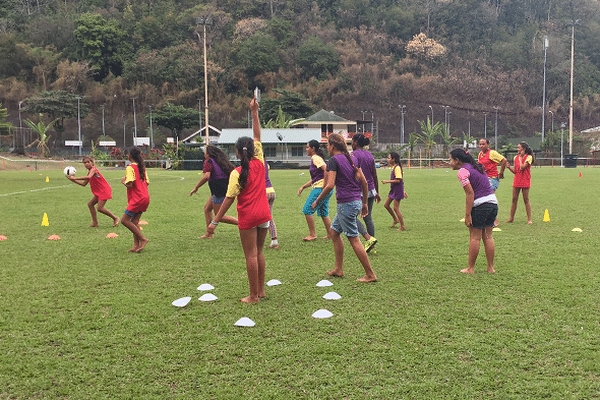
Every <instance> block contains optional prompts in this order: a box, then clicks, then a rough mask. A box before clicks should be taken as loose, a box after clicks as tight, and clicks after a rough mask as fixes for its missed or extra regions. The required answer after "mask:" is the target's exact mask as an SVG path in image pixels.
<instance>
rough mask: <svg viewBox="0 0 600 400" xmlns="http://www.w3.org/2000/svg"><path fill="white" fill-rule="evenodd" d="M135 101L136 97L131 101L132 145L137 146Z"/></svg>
mask: <svg viewBox="0 0 600 400" xmlns="http://www.w3.org/2000/svg"><path fill="white" fill-rule="evenodd" d="M135 99H137V97H134V98H133V99H131V100H133V139H134V140H133V145H134V146H137V143H136V142H137V118H136V116H135Z"/></svg>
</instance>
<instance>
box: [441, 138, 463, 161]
mask: <svg viewBox="0 0 600 400" xmlns="http://www.w3.org/2000/svg"><path fill="white" fill-rule="evenodd" d="M439 136H440V137H441V138H442V145H443V147H444V153H445V154H446V157H450V148H451V147H452V145H454V144H456V143H458V142H459V141H460V139H459V138H455V137H452V136H450V135H447V134H446V132H444V133H442V134H440V135H439Z"/></svg>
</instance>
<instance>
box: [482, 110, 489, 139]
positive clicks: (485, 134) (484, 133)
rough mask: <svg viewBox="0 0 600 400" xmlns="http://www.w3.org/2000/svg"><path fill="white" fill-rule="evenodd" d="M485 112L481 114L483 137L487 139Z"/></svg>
mask: <svg viewBox="0 0 600 400" xmlns="http://www.w3.org/2000/svg"><path fill="white" fill-rule="evenodd" d="M487 115H488V113H487V112H484V113H483V137H484V138H486V139H487Z"/></svg>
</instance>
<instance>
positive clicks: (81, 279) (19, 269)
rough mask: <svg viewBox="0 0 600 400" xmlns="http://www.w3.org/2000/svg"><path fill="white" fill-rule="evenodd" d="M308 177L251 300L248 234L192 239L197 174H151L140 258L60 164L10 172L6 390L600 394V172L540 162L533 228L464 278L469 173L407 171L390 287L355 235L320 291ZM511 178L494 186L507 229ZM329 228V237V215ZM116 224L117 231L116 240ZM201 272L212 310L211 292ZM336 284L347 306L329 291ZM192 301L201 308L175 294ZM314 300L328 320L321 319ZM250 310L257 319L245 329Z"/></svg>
mask: <svg viewBox="0 0 600 400" xmlns="http://www.w3.org/2000/svg"><path fill="white" fill-rule="evenodd" d="M300 172H302V171H293V170H290V171H282V170H274V171H272V172H271V179H272V181H273V183H274V185H275V188H276V191H277V200H276V201H275V210H274V216H275V220H276V222H277V228H278V231H279V242H280V246H281V249H280V250H278V251H275V250H269V249H267V250H265V252H266V260H267V280H269V279H279V280H280V281H282V282H283V285H281V286H276V287H271V288H269V287H267V299H265V300H263V301H261V302H260V303H259V304H255V305H247V304H241V303H240V302H239V299H240V298H242V297H244V296H246V295H247V294H248V282H247V278H246V273H245V266H244V258H243V253H242V250H241V245H240V241H239V236H238V232H237V228H235V227H232V226H228V225H225V224H222V225H219V227H218V228H217V232H216V235H215V238H214V239H213V240H206V241H202V240H199V239H197V237H198V236H199V235H200V234H202V233H203V231H204V229H203V225H204V217H203V215H202V205H203V204H204V201H205V200H206V197H207V195H208V188H207V187H203V188H202V189H201V190H200V191H199V195H198V196H195V197H189V196H188V194H189V191H190V190H191V189H192V188H193V186H194V184H195V183H196V182H197V180H198V179H199V178H200V176H199V175H198V173H197V171H196V172H193V171H175V172H171V171H162V170H150V179H151V186H150V196H151V204H150V208H149V210H148V212H147V213H145V214H144V216H143V219H145V220H147V221H148V223H149V224H148V225H147V226H146V227H144V234H145V235H146V236H147V237H148V238H149V239H150V242H149V244H148V246H147V247H146V249H145V250H144V251H143V252H142V253H140V254H131V253H127V252H126V250H127V249H129V248H130V247H131V245H132V243H133V239H132V236H131V234H130V233H129V231H127V229H125V228H124V227H123V226H119V227H117V228H112V227H111V226H110V225H111V224H110V222H111V220H110V219H109V218H108V217H106V216H103V215H99V216H98V218H99V222H100V228H88V225H89V224H90V223H91V218H90V216H89V212H88V209H87V206H86V203H87V201H88V200H89V198H90V197H91V194H90V191H89V188H87V187H86V188H82V187H80V186H77V185H74V184H72V183H70V182H68V181H67V180H66V179H65V178H64V177H63V176H62V172H61V171H49V172H46V171H45V172H43V175H39V172H35V171H34V172H29V171H27V172H0V234H2V235H5V236H7V237H8V240H6V241H2V242H0V270H1V273H0V285H1V288H2V290H1V291H0V348H1V351H0V398H3V399H4V398H5V399H26V398H27V399H28V398H48V399H55V398H64V399H80V398H94V399H96V398H144V399H147V398H154V399H163V398H214V399H229V398H248V399H259V398H261V399H265V398H273V399H280V398H281V399H285V398H308V399H341V398H349V399H368V398H379V399H389V398H423V399H428V398H461V399H466V398H486V399H487V398H497V399H508V398H513V399H521V398H556V399H563V398H577V399H580V398H595V397H599V396H600V356H599V353H598V348H599V345H600V327H599V322H598V315H599V314H600V307H599V305H598V288H599V287H600V276H599V272H598V259H599V257H598V242H599V239H600V232H599V229H600V228H599V227H598V225H599V218H598V212H599V211H598V210H599V209H598V198H599V194H600V193H599V192H600V188H599V186H598V184H597V182H598V180H599V178H600V169H593V168H588V169H583V168H578V169H560V168H543V169H542V168H535V169H534V170H533V172H532V176H533V178H532V180H533V187H532V189H531V203H532V208H533V217H534V225H533V226H527V224H526V218H525V211H524V207H523V204H522V202H521V203H519V208H518V210H517V216H516V222H515V223H514V224H502V225H501V228H502V232H498V233H495V241H496V263H495V266H496V271H497V273H496V274H493V275H490V274H487V273H486V272H485V257H484V253H483V248H482V250H481V253H480V257H479V260H478V263H477V265H476V271H475V275H474V276H465V275H463V274H461V273H459V272H458V271H459V270H460V269H461V268H464V267H465V266H466V258H467V245H468V230H467V228H466V227H465V226H464V224H463V223H461V222H459V220H460V219H461V218H462V217H463V214H464V192H463V190H462V188H461V187H460V184H459V182H458V180H457V178H456V174H455V173H454V172H453V171H449V172H447V170H445V169H436V170H427V169H424V170H407V171H406V190H407V192H408V193H409V198H408V199H407V200H406V201H403V202H402V203H401V211H402V212H403V214H404V219H405V222H406V226H407V228H408V231H406V232H397V231H396V230H391V229H389V228H388V226H389V225H390V223H391V217H390V216H389V215H388V214H387V212H386V211H385V210H384V209H383V207H382V205H376V206H375V210H374V219H375V225H376V229H377V231H376V237H377V238H378V240H379V244H378V245H377V254H375V255H372V256H371V261H372V265H373V269H374V271H375V273H376V274H377V276H378V278H379V281H378V282H376V283H374V284H361V283H358V282H356V281H355V279H356V278H359V277H361V276H363V271H362V269H361V268H360V264H359V263H358V261H357V260H356V257H355V256H354V255H353V253H352V251H351V249H350V246H349V245H348V243H347V241H346V242H345V243H346V261H345V264H344V269H345V273H346V277H344V278H341V279H331V280H332V281H333V283H334V286H333V287H330V288H318V287H316V286H315V284H316V283H317V282H318V281H320V280H321V279H326V278H327V276H326V275H325V270H327V269H330V268H331V267H332V264H333V248H332V245H331V242H327V241H316V242H311V243H303V242H302V241H301V238H302V237H303V236H305V235H306V234H307V227H306V223H305V221H304V217H303V215H302V213H301V208H302V205H303V203H304V200H305V199H306V196H307V193H304V194H303V196H302V197H298V196H297V195H296V192H297V190H298V188H299V187H300V185H301V184H303V183H304V182H306V180H307V179H308V178H307V177H308V174H307V172H306V171H304V175H303V176H300V175H299V174H300ZM579 172H582V174H583V176H582V177H581V178H579V176H578V174H579ZM103 173H104V175H105V177H107V179H108V180H109V182H110V183H111V185H112V187H113V200H110V201H109V202H108V203H107V207H108V208H109V209H110V210H111V211H113V212H114V213H115V214H117V215H121V214H122V212H123V210H124V208H125V206H126V193H125V188H124V187H123V186H122V185H121V184H120V183H119V178H120V177H121V175H122V174H123V171H108V170H107V171H104V172H103ZM388 174H389V170H381V171H380V179H381V178H386V179H387V176H388ZM46 176H48V177H49V178H50V181H49V182H48V183H46V182H45V178H46ZM510 178H512V176H510ZM510 184H511V181H510V180H509V179H506V180H504V181H502V183H501V186H500V189H499V191H498V192H497V195H498V198H499V202H500V218H501V220H505V219H507V217H508V208H509V205H510V203H509V202H510V195H511V188H510ZM46 188H47V189H48V190H39V189H46ZM386 189H388V188H387V187H384V190H386ZM15 192H19V193H18V194H13V193H15ZM385 193H386V192H385ZM331 206H332V207H331V209H332V210H335V202H334V201H333V200H332V204H331ZM545 209H548V210H549V213H550V218H551V221H550V222H542V218H543V215H544V210H545ZM44 213H47V214H48V218H49V221H50V226H49V227H42V226H40V225H41V221H42V216H43V214H44ZM332 214H335V212H333V213H332ZM575 227H578V228H581V229H583V232H582V233H576V232H571V229H573V228H575ZM317 229H318V231H317V233H318V234H320V235H323V234H324V231H323V226H322V224H321V223H320V221H319V220H317ZM112 231H115V232H117V233H118V234H119V237H118V238H116V239H106V238H105V236H106V234H107V233H109V232H112ZM50 234H58V235H59V236H61V238H62V239H61V240H59V241H49V240H47V237H48V236H50ZM202 283H211V284H213V285H214V286H215V287H216V288H215V290H213V291H212V293H214V294H215V295H216V296H218V297H219V299H218V300H217V301H215V302H211V303H202V302H199V301H198V300H197V299H198V297H200V295H201V294H202V293H201V292H198V291H197V290H196V288H197V287H198V286H199V285H200V284H202ZM331 290H333V291H336V292H338V293H339V294H340V295H341V296H342V299H340V300H337V301H328V300H324V299H323V298H322V296H323V295H324V294H325V293H327V292H329V291H331ZM184 296H192V301H191V302H190V304H188V306H187V307H185V308H176V307H173V306H172V305H171V302H172V301H173V300H175V299H177V298H180V297H184ZM320 308H327V309H328V310H330V311H331V312H333V314H334V315H333V317H332V318H330V319H326V320H315V319H313V318H312V317H311V314H312V313H313V312H314V311H316V310H317V309H320ZM241 317H249V318H251V319H252V320H254V321H255V322H256V326H255V327H253V328H239V327H235V326H234V325H233V324H234V323H235V321H237V320H238V319H239V318H241Z"/></svg>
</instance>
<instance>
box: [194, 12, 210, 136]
mask: <svg viewBox="0 0 600 400" xmlns="http://www.w3.org/2000/svg"><path fill="white" fill-rule="evenodd" d="M196 25H202V29H203V33H204V121H205V127H206V132H205V133H206V140H205V144H206V145H208V143H209V141H210V139H209V137H208V133H209V128H208V66H207V62H206V25H212V18H210V17H198V18H196ZM196 35H198V40H200V35H199V34H198V32H196Z"/></svg>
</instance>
